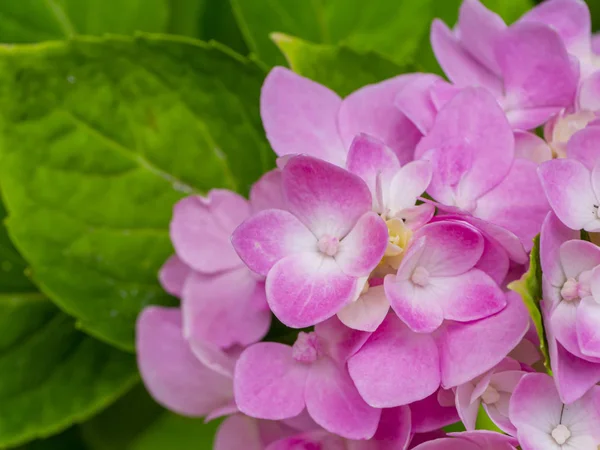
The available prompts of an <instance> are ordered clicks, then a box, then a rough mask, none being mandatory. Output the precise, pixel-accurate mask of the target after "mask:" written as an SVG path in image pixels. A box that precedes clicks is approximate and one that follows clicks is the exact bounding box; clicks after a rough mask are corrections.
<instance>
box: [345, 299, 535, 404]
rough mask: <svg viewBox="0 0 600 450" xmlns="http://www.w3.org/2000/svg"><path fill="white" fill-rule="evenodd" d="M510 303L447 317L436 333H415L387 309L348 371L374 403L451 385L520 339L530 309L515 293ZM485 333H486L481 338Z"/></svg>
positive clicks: (489, 364) (402, 400)
mask: <svg viewBox="0 0 600 450" xmlns="http://www.w3.org/2000/svg"><path fill="white" fill-rule="evenodd" d="M507 301H508V304H507V306H506V307H505V308H504V309H503V310H502V311H500V312H499V313H497V314H495V315H493V316H490V317H487V318H485V319H481V320H477V321H473V322H467V323H461V322H454V321H447V322H446V323H445V324H444V325H443V326H442V327H440V328H439V329H438V330H437V331H436V332H435V333H433V334H423V333H415V332H413V331H411V330H410V328H408V327H407V326H406V325H405V324H404V323H403V322H402V321H401V320H400V319H399V318H398V317H397V316H396V315H395V314H392V313H391V314H388V316H387V317H386V319H385V320H384V321H383V323H382V324H381V325H380V326H379V328H378V329H377V331H375V332H374V333H373V334H372V335H371V336H370V337H369V339H368V340H367V341H366V343H365V344H364V345H363V346H362V347H361V349H360V350H359V351H358V352H356V354H354V355H353V356H351V357H350V358H349V360H348V369H349V372H350V376H351V377H352V380H353V381H354V384H355V385H356V387H357V389H358V391H359V392H360V394H361V396H362V397H363V398H364V399H365V401H366V402H367V403H368V404H369V405H371V406H373V407H376V408H390V407H395V406H400V405H407V404H410V403H413V402H415V401H418V400H422V399H424V398H426V397H429V396H430V395H432V394H433V393H434V392H436V391H437V390H438V388H439V387H440V385H441V386H442V387H443V388H446V389H448V388H452V387H456V386H458V385H460V384H463V383H466V382H468V381H469V380H472V379H473V378H475V377H477V376H479V375H481V374H482V373H484V372H486V371H488V370H490V369H491V368H493V367H494V366H496V365H497V364H498V363H499V362H500V361H502V359H504V357H505V356H506V355H507V354H508V353H509V352H510V351H511V350H512V349H513V348H514V347H515V346H516V345H517V344H518V343H519V342H520V341H521V340H522V338H523V336H524V335H525V333H526V332H527V329H528V327H529V315H528V313H527V311H526V309H525V307H524V306H523V302H522V301H521V299H520V298H519V296H518V295H517V294H515V293H508V294H507ZM481 336H486V338H485V339H482V338H481Z"/></svg>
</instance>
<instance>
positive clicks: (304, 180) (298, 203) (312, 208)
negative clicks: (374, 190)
mask: <svg viewBox="0 0 600 450" xmlns="http://www.w3.org/2000/svg"><path fill="white" fill-rule="evenodd" d="M283 195H284V197H285V199H286V202H287V205H288V209H289V211H290V212H292V213H293V214H294V215H295V216H296V217H298V219H300V221H301V222H303V223H304V224H305V225H306V226H307V227H308V228H309V229H310V230H311V231H312V232H313V233H314V235H315V236H317V237H318V238H320V237H322V236H324V235H330V236H333V237H336V238H338V239H341V238H343V237H344V236H345V235H346V234H348V233H349V232H350V230H351V229H352V227H354V224H355V223H356V222H357V221H358V219H359V218H360V217H361V216H362V215H363V214H364V213H366V212H367V211H370V210H371V193H370V192H369V188H368V187H367V185H366V184H365V182H364V181H363V180H362V179H361V178H360V177H358V176H357V175H354V174H353V173H351V172H348V171H347V170H344V169H342V168H340V167H336V166H334V165H332V164H329V163H327V162H324V161H321V160H318V159H316V158H312V157H308V156H296V157H294V158H291V159H290V160H289V161H288V163H287V164H286V165H285V169H284V170H283Z"/></svg>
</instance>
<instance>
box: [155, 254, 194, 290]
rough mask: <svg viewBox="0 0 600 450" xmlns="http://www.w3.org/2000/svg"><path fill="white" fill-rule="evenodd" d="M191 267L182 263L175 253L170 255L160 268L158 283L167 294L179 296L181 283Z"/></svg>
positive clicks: (190, 271) (189, 272) (190, 270)
mask: <svg viewBox="0 0 600 450" xmlns="http://www.w3.org/2000/svg"><path fill="white" fill-rule="evenodd" d="M191 273H192V269H191V268H190V266H188V265H187V264H186V263H184V262H183V261H182V260H181V259H180V258H179V257H178V256H177V255H173V256H171V257H170V258H169V259H167V261H166V262H165V263H164V264H163V266H162V267H161V268H160V272H158V279H159V281H160V285H161V286H162V287H163V289H164V290H165V291H167V292H168V293H169V294H171V295H174V296H175V297H179V298H181V294H182V292H183V285H184V283H185V280H186V279H187V277H188V276H189V275H190V274H191Z"/></svg>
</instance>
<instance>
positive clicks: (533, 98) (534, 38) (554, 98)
mask: <svg viewBox="0 0 600 450" xmlns="http://www.w3.org/2000/svg"><path fill="white" fill-rule="evenodd" d="M495 52H496V59H497V61H498V64H499V65H500V68H501V69H502V73H503V75H504V88H505V101H504V104H505V108H506V109H509V110H510V109H526V108H547V107H555V108H557V111H558V110H559V109H560V108H563V107H567V106H570V105H572V104H573V101H574V99H575V93H576V90H577V84H578V81H579V73H578V71H577V70H574V67H573V64H572V62H571V59H570V58H569V55H568V53H567V50H566V49H565V46H564V44H563V42H562V41H561V39H560V36H559V35H558V34H557V33H556V32H555V31H553V30H552V29H550V28H549V27H547V26H545V25H542V24H538V23H517V24H514V25H512V26H511V27H510V28H508V29H507V30H506V31H505V32H504V33H503V35H502V38H501V39H500V40H498V41H497V42H496V47H495ZM541 123H543V122H540V123H539V124H538V125H540V124H541Z"/></svg>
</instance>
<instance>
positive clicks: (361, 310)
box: [337, 286, 390, 331]
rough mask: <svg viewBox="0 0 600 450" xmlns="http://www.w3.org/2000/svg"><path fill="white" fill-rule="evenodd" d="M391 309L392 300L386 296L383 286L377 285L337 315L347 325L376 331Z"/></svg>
mask: <svg viewBox="0 0 600 450" xmlns="http://www.w3.org/2000/svg"><path fill="white" fill-rule="evenodd" d="M389 310H390V302H389V301H388V299H387V297H386V296H385V291H384V289H383V286H375V287H371V288H369V290H368V291H367V292H366V293H364V294H362V295H361V296H360V297H358V299H357V300H356V301H354V302H352V303H349V304H348V305H346V306H345V307H344V308H342V309H341V310H340V312H338V314H337V316H338V318H339V319H340V320H341V321H342V323H343V324H344V325H346V326H347V327H350V328H353V329H355V330H363V331H375V330H376V329H377V327H379V325H381V322H383V320H384V319H385V317H386V316H387V313H388V311H389Z"/></svg>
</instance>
